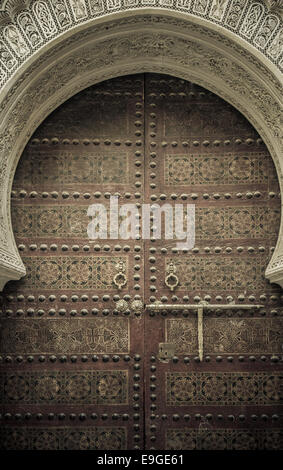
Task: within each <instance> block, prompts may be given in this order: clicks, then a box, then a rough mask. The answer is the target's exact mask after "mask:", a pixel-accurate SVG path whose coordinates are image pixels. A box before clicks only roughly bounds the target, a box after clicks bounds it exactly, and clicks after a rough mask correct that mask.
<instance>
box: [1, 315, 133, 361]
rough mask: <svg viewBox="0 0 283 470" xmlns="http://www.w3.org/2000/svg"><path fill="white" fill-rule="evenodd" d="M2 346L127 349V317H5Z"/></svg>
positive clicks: (18, 349) (21, 350)
mask: <svg viewBox="0 0 283 470" xmlns="http://www.w3.org/2000/svg"><path fill="white" fill-rule="evenodd" d="M0 334H1V336H0V347H1V351H2V352H3V353H8V354H11V353H15V354H29V353H34V354H49V353H50V354H59V353H62V354H92V353H97V354H99V353H103V354H107V353H113V354H118V353H127V352H128V350H129V320H128V319H127V318H111V319H110V318H109V319H106V318H92V319H87V318H84V319H72V320H67V319H61V318H60V319H56V320H55V319H46V320H45V319H37V320H32V319H27V320H17V321H16V322H15V321H13V320H2V322H1V325H0Z"/></svg>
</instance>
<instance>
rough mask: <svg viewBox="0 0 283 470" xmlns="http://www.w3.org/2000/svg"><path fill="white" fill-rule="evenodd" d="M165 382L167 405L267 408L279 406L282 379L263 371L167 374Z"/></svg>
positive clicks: (276, 374) (278, 375) (278, 374)
mask: <svg viewBox="0 0 283 470" xmlns="http://www.w3.org/2000/svg"><path fill="white" fill-rule="evenodd" d="M166 382H167V387H166V392H167V400H166V401H167V405H171V406H176V405H177V406H187V405H260V404H261V405H267V404H276V403H277V404H279V400H280V393H281V389H282V386H283V376H282V375H281V374H280V373H265V372H254V373H253V372H251V373H246V372H219V373H216V372H199V373H189V374H187V373H183V372H172V373H169V372H168V373H166ZM281 398H282V397H281Z"/></svg>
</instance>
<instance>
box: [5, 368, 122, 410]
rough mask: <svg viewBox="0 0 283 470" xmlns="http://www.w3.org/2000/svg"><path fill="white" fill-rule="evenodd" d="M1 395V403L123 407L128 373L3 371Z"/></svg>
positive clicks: (114, 371) (119, 371) (101, 371)
mask: <svg viewBox="0 0 283 470" xmlns="http://www.w3.org/2000/svg"><path fill="white" fill-rule="evenodd" d="M0 395H1V398H2V403H3V404H12V403H14V404H15V403H17V404H40V403H42V404H58V403H69V404H74V405H79V404H83V403H85V404H101V405H113V404H118V405H126V404H127V403H128V372H127V371H122V370H111V371H109V370H108V371H106V370H99V371H93V370H89V371H87V370H84V371H83V372H79V371H72V372H71V371H56V370H54V371H50V372H47V371H41V372H38V371H33V372H5V373H1V374H0Z"/></svg>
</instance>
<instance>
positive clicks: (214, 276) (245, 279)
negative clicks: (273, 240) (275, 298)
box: [166, 255, 267, 290]
mask: <svg viewBox="0 0 283 470" xmlns="http://www.w3.org/2000/svg"><path fill="white" fill-rule="evenodd" d="M224 259H225V263H223V260H224ZM170 262H173V263H174V265H175V266H176V269H177V275H178V277H179V281H180V282H179V287H180V288H187V289H190V290H197V289H199V286H200V285H201V286H203V289H227V290H228V289H246V288H250V289H255V287H258V288H264V286H265V285H266V284H267V281H266V280H265V279H264V270H265V268H266V259H265V257H262V256H256V258H252V259H251V258H250V257H246V256H243V257H241V258H239V257H237V258H234V257H228V256H226V257H225V258H224V257H223V255H222V256H210V257H209V258H202V257H197V256H190V255H189V256H188V257H187V258H183V259H178V258H177V257H175V258H173V257H172V258H167V259H166V264H167V265H169V264H170Z"/></svg>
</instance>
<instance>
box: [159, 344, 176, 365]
mask: <svg viewBox="0 0 283 470" xmlns="http://www.w3.org/2000/svg"><path fill="white" fill-rule="evenodd" d="M174 356H175V344H174V343H159V351H158V359H159V360H160V361H161V362H169V361H170V359H172V358H173V357H174Z"/></svg>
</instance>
